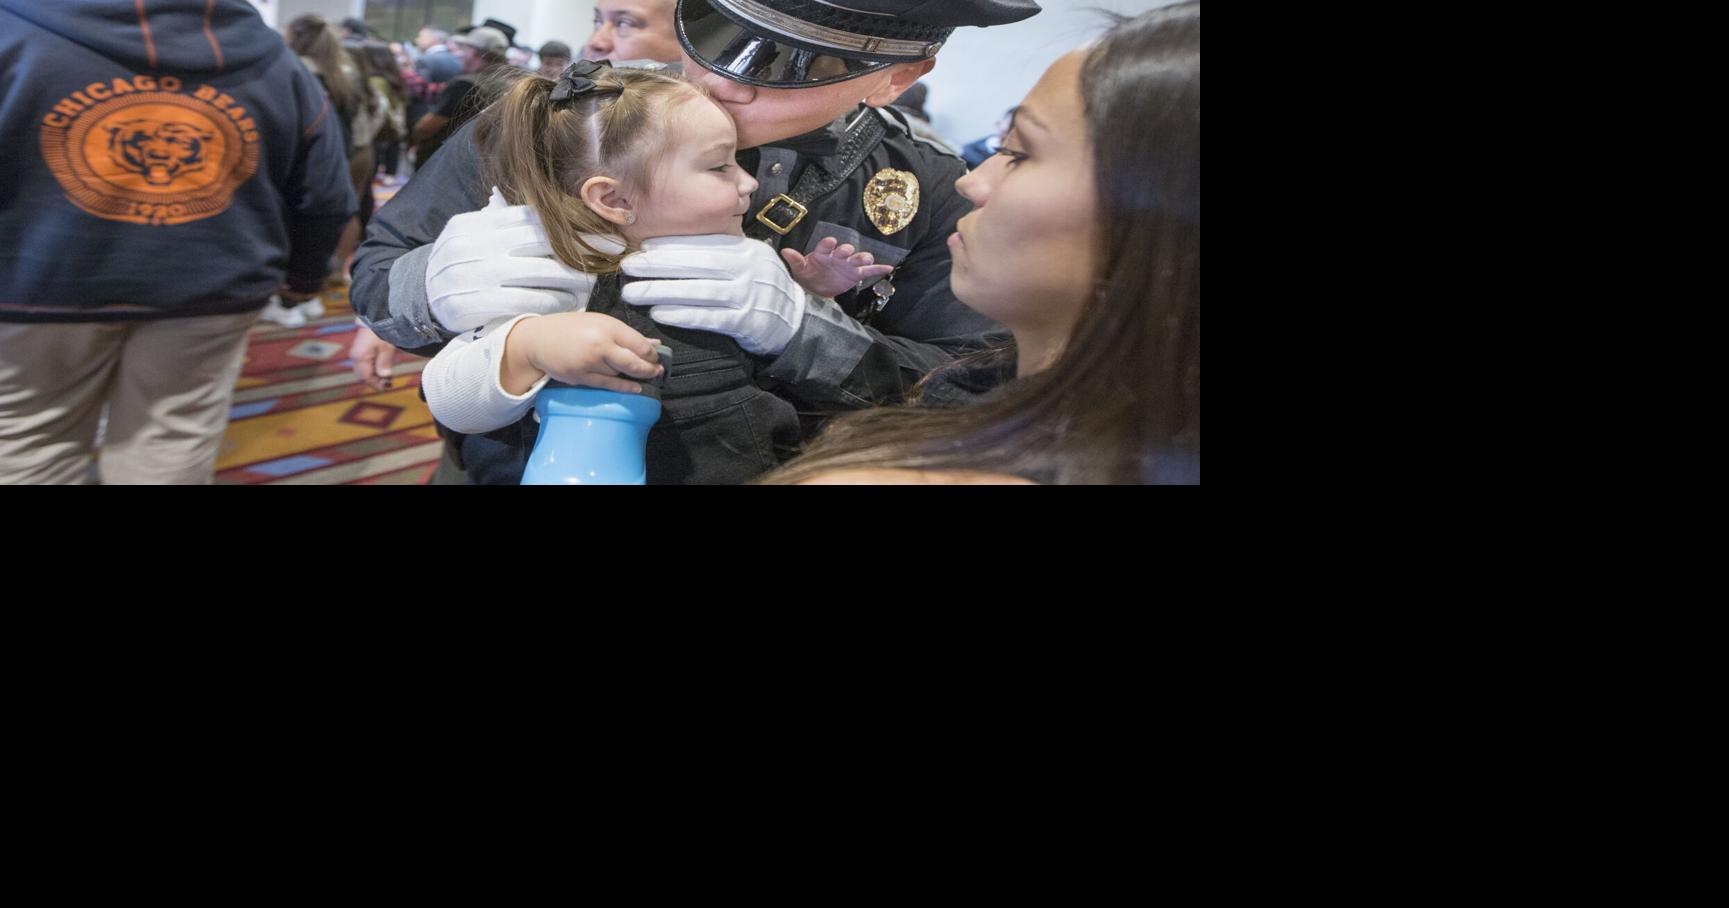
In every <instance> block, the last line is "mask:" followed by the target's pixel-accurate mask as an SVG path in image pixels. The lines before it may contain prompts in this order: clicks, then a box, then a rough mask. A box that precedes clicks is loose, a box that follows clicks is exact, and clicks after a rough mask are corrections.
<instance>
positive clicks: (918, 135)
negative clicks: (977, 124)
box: [874, 107, 965, 161]
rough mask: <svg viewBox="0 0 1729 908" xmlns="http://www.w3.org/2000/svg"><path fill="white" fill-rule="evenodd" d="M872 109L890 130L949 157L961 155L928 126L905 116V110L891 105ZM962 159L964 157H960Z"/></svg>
mask: <svg viewBox="0 0 1729 908" xmlns="http://www.w3.org/2000/svg"><path fill="white" fill-rule="evenodd" d="M874 110H876V112H877V115H878V116H881V117H882V118H883V122H884V123H885V124H887V125H888V128H889V129H890V130H891V131H892V132H894V133H899V134H900V135H903V136H905V137H907V138H909V139H911V140H913V141H914V142H917V143H919V144H920V145H923V146H925V147H926V148H929V149H931V150H932V151H935V152H937V153H938V154H945V155H948V156H949V157H951V158H960V157H961V153H960V152H958V151H956V150H955V149H954V146H952V145H950V144H949V143H948V142H947V141H945V140H944V139H943V137H942V136H939V135H937V134H936V133H934V132H932V131H931V130H930V128H929V127H926V126H924V125H923V124H918V123H914V122H913V118H912V117H910V116H907V114H906V113H905V112H903V111H900V110H896V109H895V108H893V107H877V108H874ZM962 160H963V161H964V160H965V159H964V158H962Z"/></svg>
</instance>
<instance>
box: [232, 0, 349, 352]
mask: <svg viewBox="0 0 1729 908" xmlns="http://www.w3.org/2000/svg"><path fill="white" fill-rule="evenodd" d="M282 35H283V38H284V40H286V41H287V42H288V49H289V50H291V51H293V52H294V54H295V55H296V56H298V57H299V58H300V62H301V63H303V64H305V65H306V68H307V69H308V70H311V72H312V74H313V75H314V76H317V77H318V83H319V84H320V85H322V86H324V93H325V96H326V97H328V98H329V99H330V108H331V112H332V113H333V114H334V119H335V120H336V122H337V124H338V125H339V126H340V128H341V131H342V147H343V150H344V153H345V154H346V155H347V156H348V164H349V171H350V181H351V182H352V183H353V184H354V187H355V193H356V195H357V197H359V198H360V199H361V202H362V208H363V211H366V212H368V213H370V211H371V208H372V200H371V191H372V186H371V167H372V161H373V156H372V146H371V140H370V139H368V140H367V144H366V146H365V148H364V149H360V148H356V147H355V142H354V138H355V136H354V127H355V118H356V117H359V116H362V115H364V114H366V113H367V112H368V108H369V106H370V105H369V101H370V92H369V90H368V88H367V85H366V80H365V79H364V78H363V77H362V76H361V72H360V68H359V66H358V65H356V63H355V60H354V58H353V57H352V56H351V55H350V54H349V52H348V51H347V50H346V49H345V48H344V47H343V46H342V39H341V37H340V33H339V32H338V31H337V30H336V27H335V26H333V25H331V24H330V23H329V22H327V21H326V20H325V19H324V17H323V16H315V15H310V14H308V15H305V16H300V17H297V18H296V19H294V21H292V22H290V23H288V27H287V28H285V29H283V30H282ZM356 165H359V166H360V167H362V168H363V169H364V170H365V173H366V176H365V178H364V180H357V179H354V175H353V171H354V170H355V168H356ZM360 223H361V220H360V218H359V217H356V218H355V219H353V220H351V221H349V222H348V226H347V227H345V228H343V231H342V239H341V240H340V241H339V242H338V243H337V246H336V256H335V267H334V268H333V269H332V271H331V273H330V277H329V279H328V280H329V282H331V283H337V284H341V283H346V282H347V280H348V276H347V272H346V266H347V262H348V258H349V257H350V256H351V255H353V254H354V250H355V248H356V247H357V246H359V245H360ZM323 315H324V303H323V301H322V300H321V299H319V298H318V297H313V298H312V299H309V300H307V301H305V302H303V303H300V304H298V305H295V306H289V305H287V304H286V303H285V302H283V301H282V300H279V299H276V298H274V297H272V298H271V300H270V302H269V303H267V304H266V305H265V307H264V311H263V312H262V313H261V314H260V317H261V318H263V319H264V320H266V321H270V322H275V323H276V324H278V325H282V326H283V327H285V328H299V327H301V326H303V325H305V324H306V323H307V322H308V321H309V320H311V319H316V318H321V317H323Z"/></svg>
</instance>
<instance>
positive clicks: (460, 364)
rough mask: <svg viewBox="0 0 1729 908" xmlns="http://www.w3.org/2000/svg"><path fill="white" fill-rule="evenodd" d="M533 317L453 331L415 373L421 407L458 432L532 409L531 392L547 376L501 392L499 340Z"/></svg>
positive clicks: (500, 424)
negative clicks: (514, 391) (513, 391)
mask: <svg viewBox="0 0 1729 908" xmlns="http://www.w3.org/2000/svg"><path fill="white" fill-rule="evenodd" d="M536 317H538V316H535V315H513V316H508V317H505V318H500V319H496V320H494V321H491V322H488V323H487V324H485V325H482V326H481V327H479V328H476V329H475V330H473V331H469V332H467V333H465V334H461V335H458V336H457V337H456V338H454V339H453V340H451V342H450V343H448V344H445V345H444V349H443V350H440V351H438V355H437V356H434V357H433V358H432V361H431V362H429V363H427V364H426V368H425V369H424V370H423V371H422V372H421V373H420V386H421V388H423V389H425V391H426V405H427V407H428V408H430V409H431V410H432V416H433V418H434V419H437V420H438V421H439V422H441V423H443V424H444V425H446V426H448V427H449V428H451V429H454V430H455V431H457V432H461V433H462V434H464V435H479V434H481V433H483V432H491V431H492V430H494V429H502V428H504V427H505V426H508V425H510V424H512V423H515V422H517V421H519V420H521V419H522V418H523V417H524V416H526V415H528V411H529V410H531V409H533V407H534V395H535V394H537V393H539V391H540V389H541V388H544V387H546V383H547V381H548V379H549V378H550V376H548V375H544V374H543V375H541V376H540V379H539V380H538V381H536V382H535V383H534V384H533V385H532V386H531V387H530V388H529V389H528V390H527V391H524V392H523V393H522V394H511V393H510V392H508V391H506V390H504V384H503V381H502V371H503V368H504V342H505V338H507V337H508V336H509V335H510V331H511V329H512V328H515V327H516V325H517V323H519V322H521V321H522V320H523V319H525V318H536Z"/></svg>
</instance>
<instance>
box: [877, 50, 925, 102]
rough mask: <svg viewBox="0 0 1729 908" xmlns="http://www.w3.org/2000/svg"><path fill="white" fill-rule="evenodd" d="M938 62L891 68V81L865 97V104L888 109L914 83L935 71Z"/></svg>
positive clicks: (907, 64) (904, 64) (901, 64)
mask: <svg viewBox="0 0 1729 908" xmlns="http://www.w3.org/2000/svg"><path fill="white" fill-rule="evenodd" d="M936 65H937V61H935V60H920V61H919V62H917V63H897V64H895V65H894V66H892V67H890V68H889V80H888V81H887V82H885V83H883V86H882V87H881V88H879V89H877V90H876V91H873V92H871V93H870V94H868V95H866V96H865V99H864V102H865V103H866V104H869V105H870V106H872V107H887V106H889V105H890V104H893V103H894V102H895V99H896V98H899V97H900V96H901V93H902V92H905V91H906V90H907V89H909V88H912V87H913V83H914V82H917V81H918V80H919V79H921V78H923V77H924V74H925V73H928V72H930V71H931V70H932V69H935V68H936Z"/></svg>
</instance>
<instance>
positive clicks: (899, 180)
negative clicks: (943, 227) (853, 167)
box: [864, 168, 919, 236]
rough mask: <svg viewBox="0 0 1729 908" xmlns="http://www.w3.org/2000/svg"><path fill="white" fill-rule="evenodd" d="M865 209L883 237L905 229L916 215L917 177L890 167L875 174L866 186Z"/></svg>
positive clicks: (917, 199) (917, 210)
mask: <svg viewBox="0 0 1729 908" xmlns="http://www.w3.org/2000/svg"><path fill="white" fill-rule="evenodd" d="M864 209H865V217H868V218H870V221H871V223H872V224H875V225H876V228H877V229H878V230H880V231H882V233H883V235H884V236H888V235H890V234H894V233H899V232H900V231H902V230H905V229H906V226H907V225H908V224H911V223H912V222H913V215H915V214H918V213H919V178H918V177H917V176H915V175H913V174H910V173H907V172H906V171H904V170H895V169H893V168H884V169H882V170H879V171H877V173H876V176H874V177H871V179H870V182H869V183H867V184H866V185H865V191H864Z"/></svg>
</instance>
